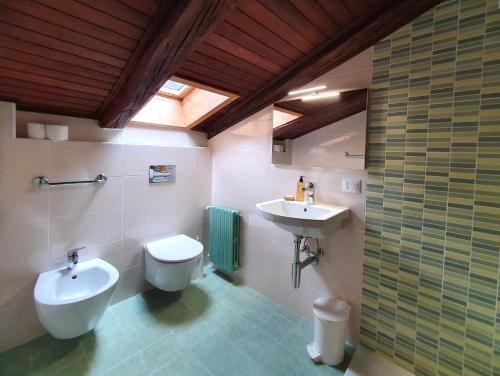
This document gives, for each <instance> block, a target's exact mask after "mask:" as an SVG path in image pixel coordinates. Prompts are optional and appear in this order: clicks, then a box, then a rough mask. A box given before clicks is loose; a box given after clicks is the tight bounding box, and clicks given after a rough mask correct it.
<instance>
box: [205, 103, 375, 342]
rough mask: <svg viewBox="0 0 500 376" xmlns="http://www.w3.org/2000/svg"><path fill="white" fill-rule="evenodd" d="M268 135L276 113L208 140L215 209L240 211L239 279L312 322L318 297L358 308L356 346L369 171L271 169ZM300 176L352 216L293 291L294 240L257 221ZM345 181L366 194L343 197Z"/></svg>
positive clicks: (355, 330)
mask: <svg viewBox="0 0 500 376" xmlns="http://www.w3.org/2000/svg"><path fill="white" fill-rule="evenodd" d="M327 128H328V127H327ZM271 133H272V109H271V108H268V109H265V110H263V111H261V112H259V113H258V114H256V115H254V116H252V117H250V118H248V119H246V120H244V121H242V122H241V123H239V124H237V125H236V126H234V127H232V128H230V129H228V130H226V131H225V132H223V133H221V134H220V135H218V136H216V137H214V138H213V139H211V140H210V141H209V144H210V146H211V147H212V153H213V176H212V182H213V183H212V184H213V186H212V204H223V205H229V206H232V207H235V208H239V209H241V210H242V213H243V228H242V243H241V246H242V248H241V252H242V255H241V264H242V268H241V270H240V271H239V272H238V273H237V276H238V277H239V278H241V279H242V280H243V281H244V282H245V283H247V284H248V285H250V286H251V287H253V288H255V289H257V290H259V291H260V292H262V293H263V294H265V295H267V296H269V297H270V298H272V299H274V300H276V301H278V302H279V303H281V304H283V305H285V306H286V307H288V308H290V309H292V310H294V311H295V312H297V313H298V314H300V315H303V316H305V317H307V318H309V319H312V302H313V300H314V299H315V298H316V297H318V296H322V295H332V294H333V295H337V296H340V297H342V298H344V299H346V300H347V301H348V302H349V303H350V304H351V306H352V309H353V310H352V319H351V323H350V340H351V341H352V342H353V343H357V342H358V338H359V315H360V305H361V283H362V265H363V263H362V258H363V218H364V197H365V195H364V183H365V181H366V172H365V171H364V170H358V171H357V170H340V169H334V168H297V167H284V166H279V165H271ZM324 141H327V140H324ZM300 175H305V176H306V177H307V178H308V180H310V181H312V182H314V183H316V189H317V191H316V194H317V201H319V202H324V203H330V204H335V205H339V206H345V207H349V208H350V209H351V215H350V218H349V219H348V220H347V221H346V223H345V224H344V228H343V229H342V230H341V231H339V232H337V233H336V234H334V235H333V236H331V237H330V238H329V239H326V240H325V241H322V244H321V245H322V246H323V247H324V248H325V251H326V252H325V255H324V256H322V258H321V260H320V262H319V264H318V265H317V266H316V267H314V268H313V267H307V268H306V269H305V270H304V271H303V279H302V285H301V287H300V289H298V290H294V289H293V288H292V286H291V262H292V254H293V236H292V235H291V234H290V233H288V232H285V231H283V230H280V229H279V228H277V227H275V226H274V225H272V223H270V222H267V221H265V220H264V219H262V218H261V217H259V216H257V214H256V213H255V204H256V203H258V202H262V201H267V200H272V199H276V198H280V197H282V196H283V195H284V194H294V193H295V189H296V183H297V180H298V178H299V176H300ZM344 176H348V177H358V178H359V179H361V180H362V181H363V193H362V194H349V193H344V192H341V179H342V177H344Z"/></svg>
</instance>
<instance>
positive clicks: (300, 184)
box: [295, 176, 305, 201]
mask: <svg viewBox="0 0 500 376" xmlns="http://www.w3.org/2000/svg"><path fill="white" fill-rule="evenodd" d="M304 191H305V185H304V176H301V177H300V179H299V181H298V182H297V193H296V195H295V200H297V201H304Z"/></svg>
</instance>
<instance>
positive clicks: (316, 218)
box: [256, 199, 349, 239]
mask: <svg viewBox="0 0 500 376" xmlns="http://www.w3.org/2000/svg"><path fill="white" fill-rule="evenodd" d="M256 209H257V213H258V214H259V215H260V216H262V217H263V218H264V219H267V220H268V221H271V222H273V223H274V224H275V225H276V226H278V227H280V228H282V229H283V230H286V231H289V232H291V233H292V234H293V235H296V236H297V235H301V236H309V237H312V238H320V239H323V238H326V237H328V236H329V235H331V234H333V233H334V232H335V231H338V230H339V229H340V227H341V224H342V219H344V218H346V217H347V216H348V215H349V209H348V208H343V207H340V206H331V205H324V204H308V203H307V202H300V201H286V200H284V199H279V200H273V201H266V202H261V203H259V204H257V205H256Z"/></svg>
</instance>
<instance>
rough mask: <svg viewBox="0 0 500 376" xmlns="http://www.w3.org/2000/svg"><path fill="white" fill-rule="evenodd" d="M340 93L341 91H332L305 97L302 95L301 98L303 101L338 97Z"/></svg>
mask: <svg viewBox="0 0 500 376" xmlns="http://www.w3.org/2000/svg"><path fill="white" fill-rule="evenodd" d="M339 95H340V93H339V92H338V91H330V92H328V93H321V94H312V95H306V96H305V97H302V98H301V99H302V100H303V101H312V100H315V99H322V98H331V97H338V96H339Z"/></svg>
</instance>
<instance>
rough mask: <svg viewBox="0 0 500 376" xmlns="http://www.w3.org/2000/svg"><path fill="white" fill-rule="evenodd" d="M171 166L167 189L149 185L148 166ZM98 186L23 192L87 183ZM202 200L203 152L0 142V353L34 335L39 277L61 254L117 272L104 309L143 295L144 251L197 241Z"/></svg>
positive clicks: (207, 186) (207, 172) (207, 180)
mask: <svg viewBox="0 0 500 376" xmlns="http://www.w3.org/2000/svg"><path fill="white" fill-rule="evenodd" d="M155 163H156V164H176V165H177V173H178V175H177V180H176V182H175V183H164V184H149V183H148V175H147V174H148V167H149V165H150V164H155ZM101 172H103V173H106V174H107V175H108V176H109V180H108V182H107V183H106V184H105V185H103V186H97V185H79V186H73V187H51V188H50V189H48V190H41V189H36V188H33V187H32V186H31V179H32V178H33V177H35V176H41V175H46V176H48V177H49V178H50V180H52V181H60V180H65V179H87V178H94V177H95V176H96V175H97V174H98V173H101ZM210 195H211V152H210V149H208V148H195V147H184V148H183V147H169V146H144V145H122V144H112V143H101V142H73V141H64V142H51V141H45V140H40V141H36V140H28V139H13V140H9V139H3V140H0V333H1V334H0V352H1V351H4V350H6V349H7V348H10V347H12V346H15V345H17V344H20V343H23V342H26V341H28V340H30V339H32V338H34V337H36V336H37V335H39V334H41V333H43V329H42V328H41V326H40V324H39V322H38V319H37V317H36V314H35V310H34V303H33V287H34V284H35V282H36V278H37V276H38V274H39V273H41V272H44V271H47V270H50V269H54V268H58V267H61V266H64V264H65V258H66V252H67V251H68V250H69V249H71V248H72V247H76V246H81V245H85V246H87V249H85V250H83V251H81V252H80V257H81V260H86V259H89V258H93V257H101V258H103V259H105V260H106V261H108V262H110V263H112V264H113V265H114V266H115V267H116V268H117V269H118V270H119V271H120V275H121V278H120V282H119V286H118V288H117V290H116V292H115V294H114V297H113V301H114V302H117V301H120V300H122V299H125V298H127V297H130V296H132V295H135V294H137V293H139V292H141V291H143V290H144V289H145V288H147V287H148V286H147V284H146V283H145V280H144V266H143V244H144V243H146V242H148V241H151V240H156V239H158V238H160V237H164V236H168V235H174V234H179V233H185V234H187V235H189V236H192V237H196V236H199V237H200V239H201V238H202V237H203V213H204V208H205V207H206V205H208V204H209V202H210Z"/></svg>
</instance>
